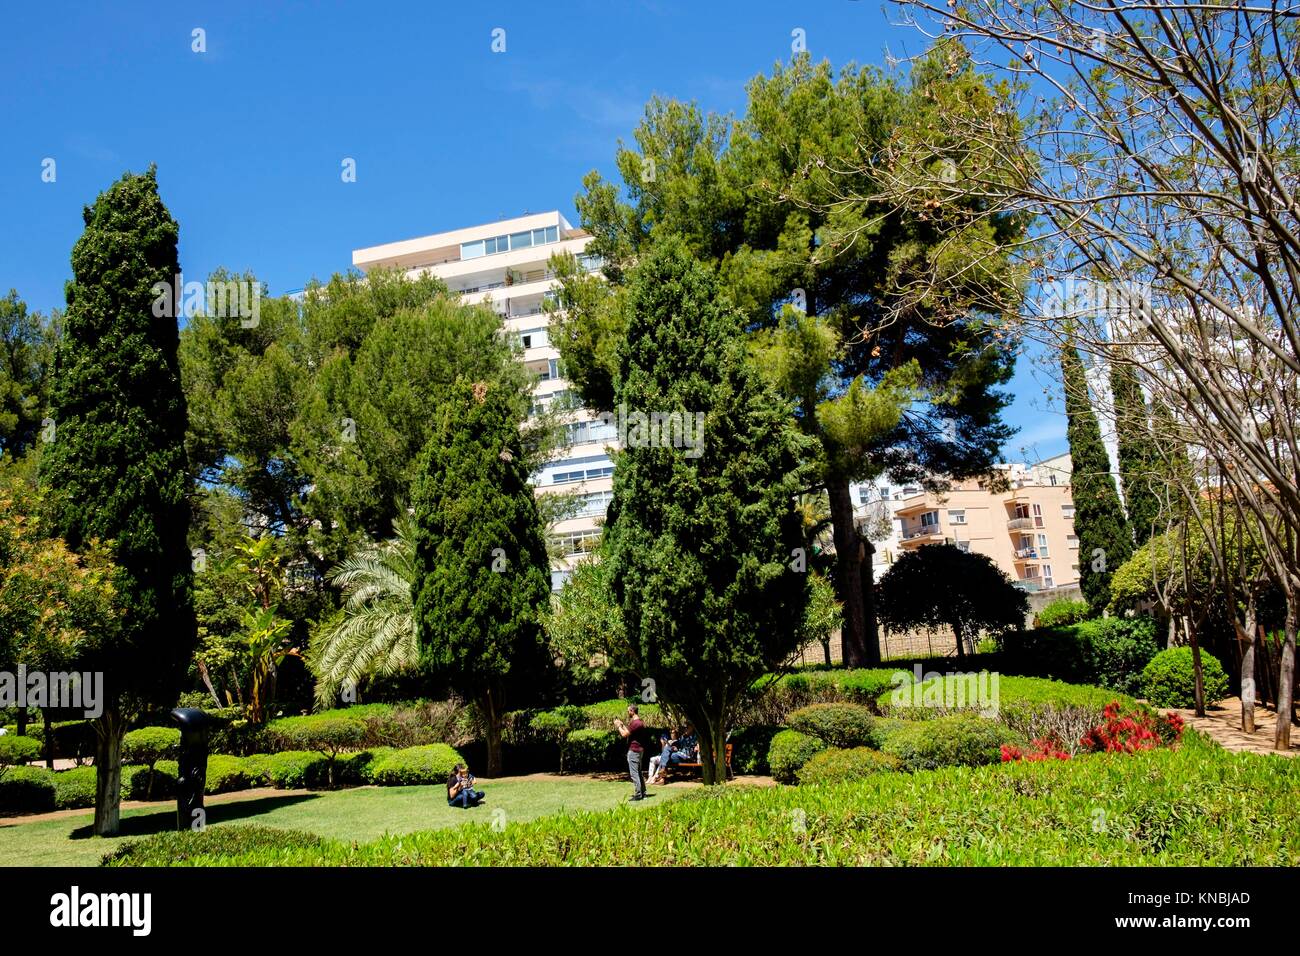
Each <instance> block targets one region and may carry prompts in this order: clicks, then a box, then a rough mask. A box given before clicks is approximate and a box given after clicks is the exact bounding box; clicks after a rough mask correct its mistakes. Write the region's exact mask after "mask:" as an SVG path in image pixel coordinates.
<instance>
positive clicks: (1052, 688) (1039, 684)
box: [880, 674, 1133, 753]
mask: <svg viewBox="0 0 1300 956" xmlns="http://www.w3.org/2000/svg"><path fill="white" fill-rule="evenodd" d="M972 676H973V675H969V674H967V675H957V674H948V675H944V676H941V677H933V678H930V679H928V680H924V681H922V682H921V683H920V684H915V685H912V686H911V687H909V688H908V689H907V691H906V692H905V693H903V694H902V695H899V696H900V697H901V699H899V700H896V699H895V695H894V694H893V693H890V694H886V695H883V696H882V697H881V699H880V708H881V709H882V710H883V711H884V712H885V713H887V714H889V715H891V716H895V717H902V718H906V719H907V720H908V721H916V720H926V719H930V718H934V717H942V716H945V715H948V714H956V713H968V712H976V713H980V714H982V715H984V716H987V717H995V718H996V719H997V720H998V721H1000V722H1001V723H1003V724H1005V725H1006V726H1007V727H1008V728H1010V729H1011V730H1012V731H1013V732H1014V733H1015V734H1016V735H1017V736H1019V737H1023V738H1024V739H1026V740H1035V739H1038V738H1040V737H1041V738H1050V739H1054V740H1056V741H1058V742H1060V744H1061V745H1062V746H1064V747H1065V748H1066V749H1067V750H1069V751H1070V752H1071V753H1074V752H1077V751H1078V749H1079V738H1080V737H1082V736H1083V734H1084V733H1086V732H1087V731H1088V730H1090V729H1091V728H1093V727H1095V726H1096V725H1097V724H1098V723H1100V722H1101V719H1102V712H1103V711H1104V710H1105V709H1106V705H1107V704H1109V703H1110V702H1111V701H1116V702H1118V703H1119V704H1121V705H1122V706H1131V705H1132V704H1133V699H1132V698H1130V697H1128V696H1126V695H1123V694H1117V693H1115V692H1114V691H1109V690H1106V689H1104V688H1101V687H1088V686H1084V685H1076V684H1065V683H1062V682H1060V681H1052V680H1044V679H1042V678H1037V677H1002V676H999V677H998V680H997V683H996V684H994V683H993V680H992V676H991V675H990V676H988V679H987V681H985V677H984V675H981V676H980V684H979V686H978V687H976V686H974V683H973V681H972Z"/></svg>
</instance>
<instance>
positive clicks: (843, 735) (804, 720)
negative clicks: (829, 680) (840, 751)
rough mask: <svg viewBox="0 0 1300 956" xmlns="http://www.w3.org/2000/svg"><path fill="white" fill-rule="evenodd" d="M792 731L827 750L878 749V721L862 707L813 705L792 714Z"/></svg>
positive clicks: (851, 705) (854, 705)
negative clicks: (816, 741)
mask: <svg viewBox="0 0 1300 956" xmlns="http://www.w3.org/2000/svg"><path fill="white" fill-rule="evenodd" d="M789 723H790V729H791V730H797V731H799V732H800V733H801V734H807V735H808V736H809V737H816V738H817V739H818V740H821V741H823V742H825V743H826V745H827V746H828V747H840V748H849V747H877V746H879V745H880V741H879V740H878V739H876V733H875V720H874V719H873V717H872V713H871V711H870V710H869V709H868V708H866V707H864V706H862V705H861V704H811V705H809V706H808V707H801V708H799V709H798V710H796V711H795V712H794V713H793V714H791V715H790V721H789Z"/></svg>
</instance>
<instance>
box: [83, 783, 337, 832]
mask: <svg viewBox="0 0 1300 956" xmlns="http://www.w3.org/2000/svg"><path fill="white" fill-rule="evenodd" d="M318 796H320V794H318V793H312V792H305V793H286V794H285V795H284V796H282V797H258V798H257V799H255V800H238V801H234V802H232V803H217V804H209V805H207V806H206V807H205V808H204V809H205V810H206V811H207V816H208V825H209V826H211V825H212V824H216V823H232V822H234V821H236V820H244V819H247V818H248V817H256V816H260V815H261V814H263V813H270V812H271V811H272V810H278V809H279V808H280V807H288V806H292V805H293V804H295V803H302V802H304V801H307V800H315V799H316V798H317V797H318ZM175 829H176V811H175V810H159V811H157V812H154V813H141V814H137V815H135V816H130V817H122V820H121V824H120V826H119V829H118V835H119V836H124V837H126V836H134V837H141V836H152V835H153V834H155V833H169V832H171V831H173V830H175ZM94 835H95V827H94V824H88V825H87V826H84V827H77V828H76V829H75V830H73V831H72V832H71V833H69V834H68V838H69V839H71V840H85V839H89V838H90V837H93V836H94Z"/></svg>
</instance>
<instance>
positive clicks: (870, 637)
mask: <svg viewBox="0 0 1300 956" xmlns="http://www.w3.org/2000/svg"><path fill="white" fill-rule="evenodd" d="M826 494H827V496H828V497H829V498H830V505H831V531H832V537H833V538H834V541H835V584H836V587H837V588H838V590H839V592H840V593H839V598H840V600H841V601H842V602H843V603H844V624H843V626H842V627H841V628H840V645H841V648H842V650H843V655H844V666H845V667H870V666H871V664H872V663H873V662H874V663H879V661H880V646H879V642H878V640H877V639H876V636H875V635H874V634H869V633H868V624H867V620H868V611H867V604H866V593H865V591H864V589H863V587H862V583H863V575H864V571H863V569H862V561H863V557H864V554H865V551H866V549H865V548H864V547H863V546H862V536H861V535H860V534H858V529H857V528H856V527H855V526H854V523H853V497H852V495H851V494H850V492H849V480H848V479H847V478H834V479H831V480H829V481H827V482H826ZM865 574H866V576H867V577H868V578H869V577H870V575H871V567H870V565H868V566H867V569H866V571H865ZM873 611H874V602H873ZM872 616H873V617H874V614H872ZM873 644H875V645H876V646H875V649H874V653H873V652H872V645H873Z"/></svg>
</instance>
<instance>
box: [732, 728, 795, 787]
mask: <svg viewBox="0 0 1300 956" xmlns="http://www.w3.org/2000/svg"><path fill="white" fill-rule="evenodd" d="M783 729H784V728H782V727H774V726H771V725H769V724H756V725H752V726H749V727H737V728H736V729H735V730H733V731H732V732H731V739H730V740H729V741H728V742H729V743H730V744H731V769H732V772H734V773H737V774H757V775H760V776H763V775H766V774H768V773H769V772H770V768H769V767H768V765H767V752H768V751H769V750H770V749H771V748H772V738H773V737H775V736H776V735H777V734H779V733H780V732H781V731H782V730H783Z"/></svg>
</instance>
